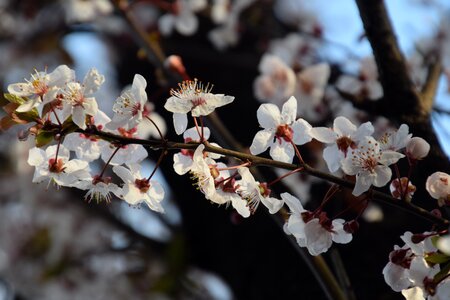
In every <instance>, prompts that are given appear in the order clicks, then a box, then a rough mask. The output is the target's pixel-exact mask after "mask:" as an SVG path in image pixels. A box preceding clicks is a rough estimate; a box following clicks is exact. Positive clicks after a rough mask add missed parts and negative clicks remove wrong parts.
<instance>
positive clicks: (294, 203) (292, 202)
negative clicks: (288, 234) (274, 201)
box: [280, 193, 306, 214]
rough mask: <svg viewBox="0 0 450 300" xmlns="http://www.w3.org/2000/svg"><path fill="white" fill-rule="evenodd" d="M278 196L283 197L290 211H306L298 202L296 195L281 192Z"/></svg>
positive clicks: (297, 212)
mask: <svg viewBox="0 0 450 300" xmlns="http://www.w3.org/2000/svg"><path fill="white" fill-rule="evenodd" d="M280 196H281V199H283V200H284V202H285V203H286V204H287V206H288V207H289V209H290V210H291V212H293V213H295V214H301V213H302V212H305V211H306V210H305V209H304V208H303V205H302V203H301V202H300V200H299V199H297V198H296V197H294V196H292V195H291V194H289V193H282V194H281V195H280Z"/></svg>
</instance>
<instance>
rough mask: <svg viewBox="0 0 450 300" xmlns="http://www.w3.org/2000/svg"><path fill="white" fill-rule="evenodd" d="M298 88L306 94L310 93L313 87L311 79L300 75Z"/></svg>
mask: <svg viewBox="0 0 450 300" xmlns="http://www.w3.org/2000/svg"><path fill="white" fill-rule="evenodd" d="M299 83H300V89H301V90H302V91H303V92H304V93H305V94H307V95H310V94H311V93H312V91H313V89H314V84H313V83H312V81H311V80H308V79H305V78H302V77H300V78H299Z"/></svg>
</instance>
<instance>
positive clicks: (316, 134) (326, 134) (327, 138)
mask: <svg viewBox="0 0 450 300" xmlns="http://www.w3.org/2000/svg"><path fill="white" fill-rule="evenodd" d="M310 134H311V136H312V137H313V138H315V139H316V140H318V141H319V142H322V143H327V144H331V143H334V142H335V141H336V139H337V138H338V136H337V134H336V132H334V131H333V129H331V128H328V127H315V128H311V131H310Z"/></svg>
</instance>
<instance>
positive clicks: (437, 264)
mask: <svg viewBox="0 0 450 300" xmlns="http://www.w3.org/2000/svg"><path fill="white" fill-rule="evenodd" d="M436 238H437V233H436V232H425V233H423V234H412V233H411V232H405V234H403V235H402V236H401V239H402V240H403V242H404V243H405V244H404V245H403V246H402V247H399V246H395V247H394V250H393V251H392V252H391V253H390V254H389V262H388V264H387V265H386V266H385V267H384V269H383V275H384V279H385V280H386V283H387V284H388V285H389V286H390V287H391V288H392V289H393V290H394V291H396V292H402V294H403V296H405V298H406V299H408V300H423V299H428V300H438V299H439V300H440V299H449V298H450V279H449V278H448V274H447V272H448V270H446V268H442V269H441V265H445V264H446V263H448V262H449V260H450V257H449V256H448V255H447V254H445V253H442V252H440V251H439V249H438V248H437V247H436Z"/></svg>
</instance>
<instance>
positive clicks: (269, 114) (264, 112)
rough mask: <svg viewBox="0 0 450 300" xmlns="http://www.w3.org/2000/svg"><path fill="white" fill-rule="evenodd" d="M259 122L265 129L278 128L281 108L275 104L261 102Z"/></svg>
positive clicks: (258, 115) (257, 114)
mask: <svg viewBox="0 0 450 300" xmlns="http://www.w3.org/2000/svg"><path fill="white" fill-rule="evenodd" d="M256 116H257V117H258V122H259V124H260V125H261V127H262V128H264V129H271V128H277V126H278V125H280V120H281V115H280V110H279V108H278V107H277V106H276V105H275V104H271V103H266V104H261V106H260V107H259V108H258V111H257V112H256Z"/></svg>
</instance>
